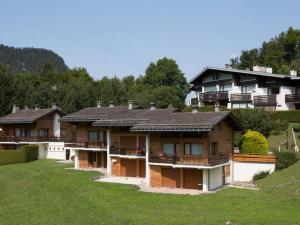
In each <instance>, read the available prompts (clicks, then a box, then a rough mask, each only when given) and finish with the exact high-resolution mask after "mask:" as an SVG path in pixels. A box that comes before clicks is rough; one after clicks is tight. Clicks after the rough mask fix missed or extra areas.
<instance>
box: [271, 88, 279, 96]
mask: <svg viewBox="0 0 300 225" xmlns="http://www.w3.org/2000/svg"><path fill="white" fill-rule="evenodd" d="M279 93H280V87H271V88H268V94H269V95H277V94H279Z"/></svg>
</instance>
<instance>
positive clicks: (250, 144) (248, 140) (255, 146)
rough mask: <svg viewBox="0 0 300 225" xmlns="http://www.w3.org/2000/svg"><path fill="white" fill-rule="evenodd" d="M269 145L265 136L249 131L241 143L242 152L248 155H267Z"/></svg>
mask: <svg viewBox="0 0 300 225" xmlns="http://www.w3.org/2000/svg"><path fill="white" fill-rule="evenodd" d="M268 151H269V143H268V141H267V139H266V138H265V136H264V135H262V134H261V133H259V132H257V131H251V130H248V131H247V132H246V134H244V135H243V136H242V138H241V141H240V152H241V153H248V154H266V153H268Z"/></svg>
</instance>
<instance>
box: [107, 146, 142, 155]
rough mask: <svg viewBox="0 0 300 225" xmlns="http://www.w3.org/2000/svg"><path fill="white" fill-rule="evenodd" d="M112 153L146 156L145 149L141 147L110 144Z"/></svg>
mask: <svg viewBox="0 0 300 225" xmlns="http://www.w3.org/2000/svg"><path fill="white" fill-rule="evenodd" d="M109 153H110V154H112V155H130V156H145V149H144V148H140V147H124V146H110V149H109Z"/></svg>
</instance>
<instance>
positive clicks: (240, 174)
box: [232, 161, 275, 182]
mask: <svg viewBox="0 0 300 225" xmlns="http://www.w3.org/2000/svg"><path fill="white" fill-rule="evenodd" d="M260 171H270V173H272V172H274V171H275V163H252V162H235V161H233V170H232V175H233V181H234V182H235V181H242V182H249V181H252V178H253V175H254V174H256V173H258V172H260Z"/></svg>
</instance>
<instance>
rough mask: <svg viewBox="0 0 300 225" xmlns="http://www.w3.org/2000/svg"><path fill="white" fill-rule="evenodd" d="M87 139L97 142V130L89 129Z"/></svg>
mask: <svg viewBox="0 0 300 225" xmlns="http://www.w3.org/2000/svg"><path fill="white" fill-rule="evenodd" d="M88 138H89V141H91V142H98V141H99V132H98V131H89V133H88Z"/></svg>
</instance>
